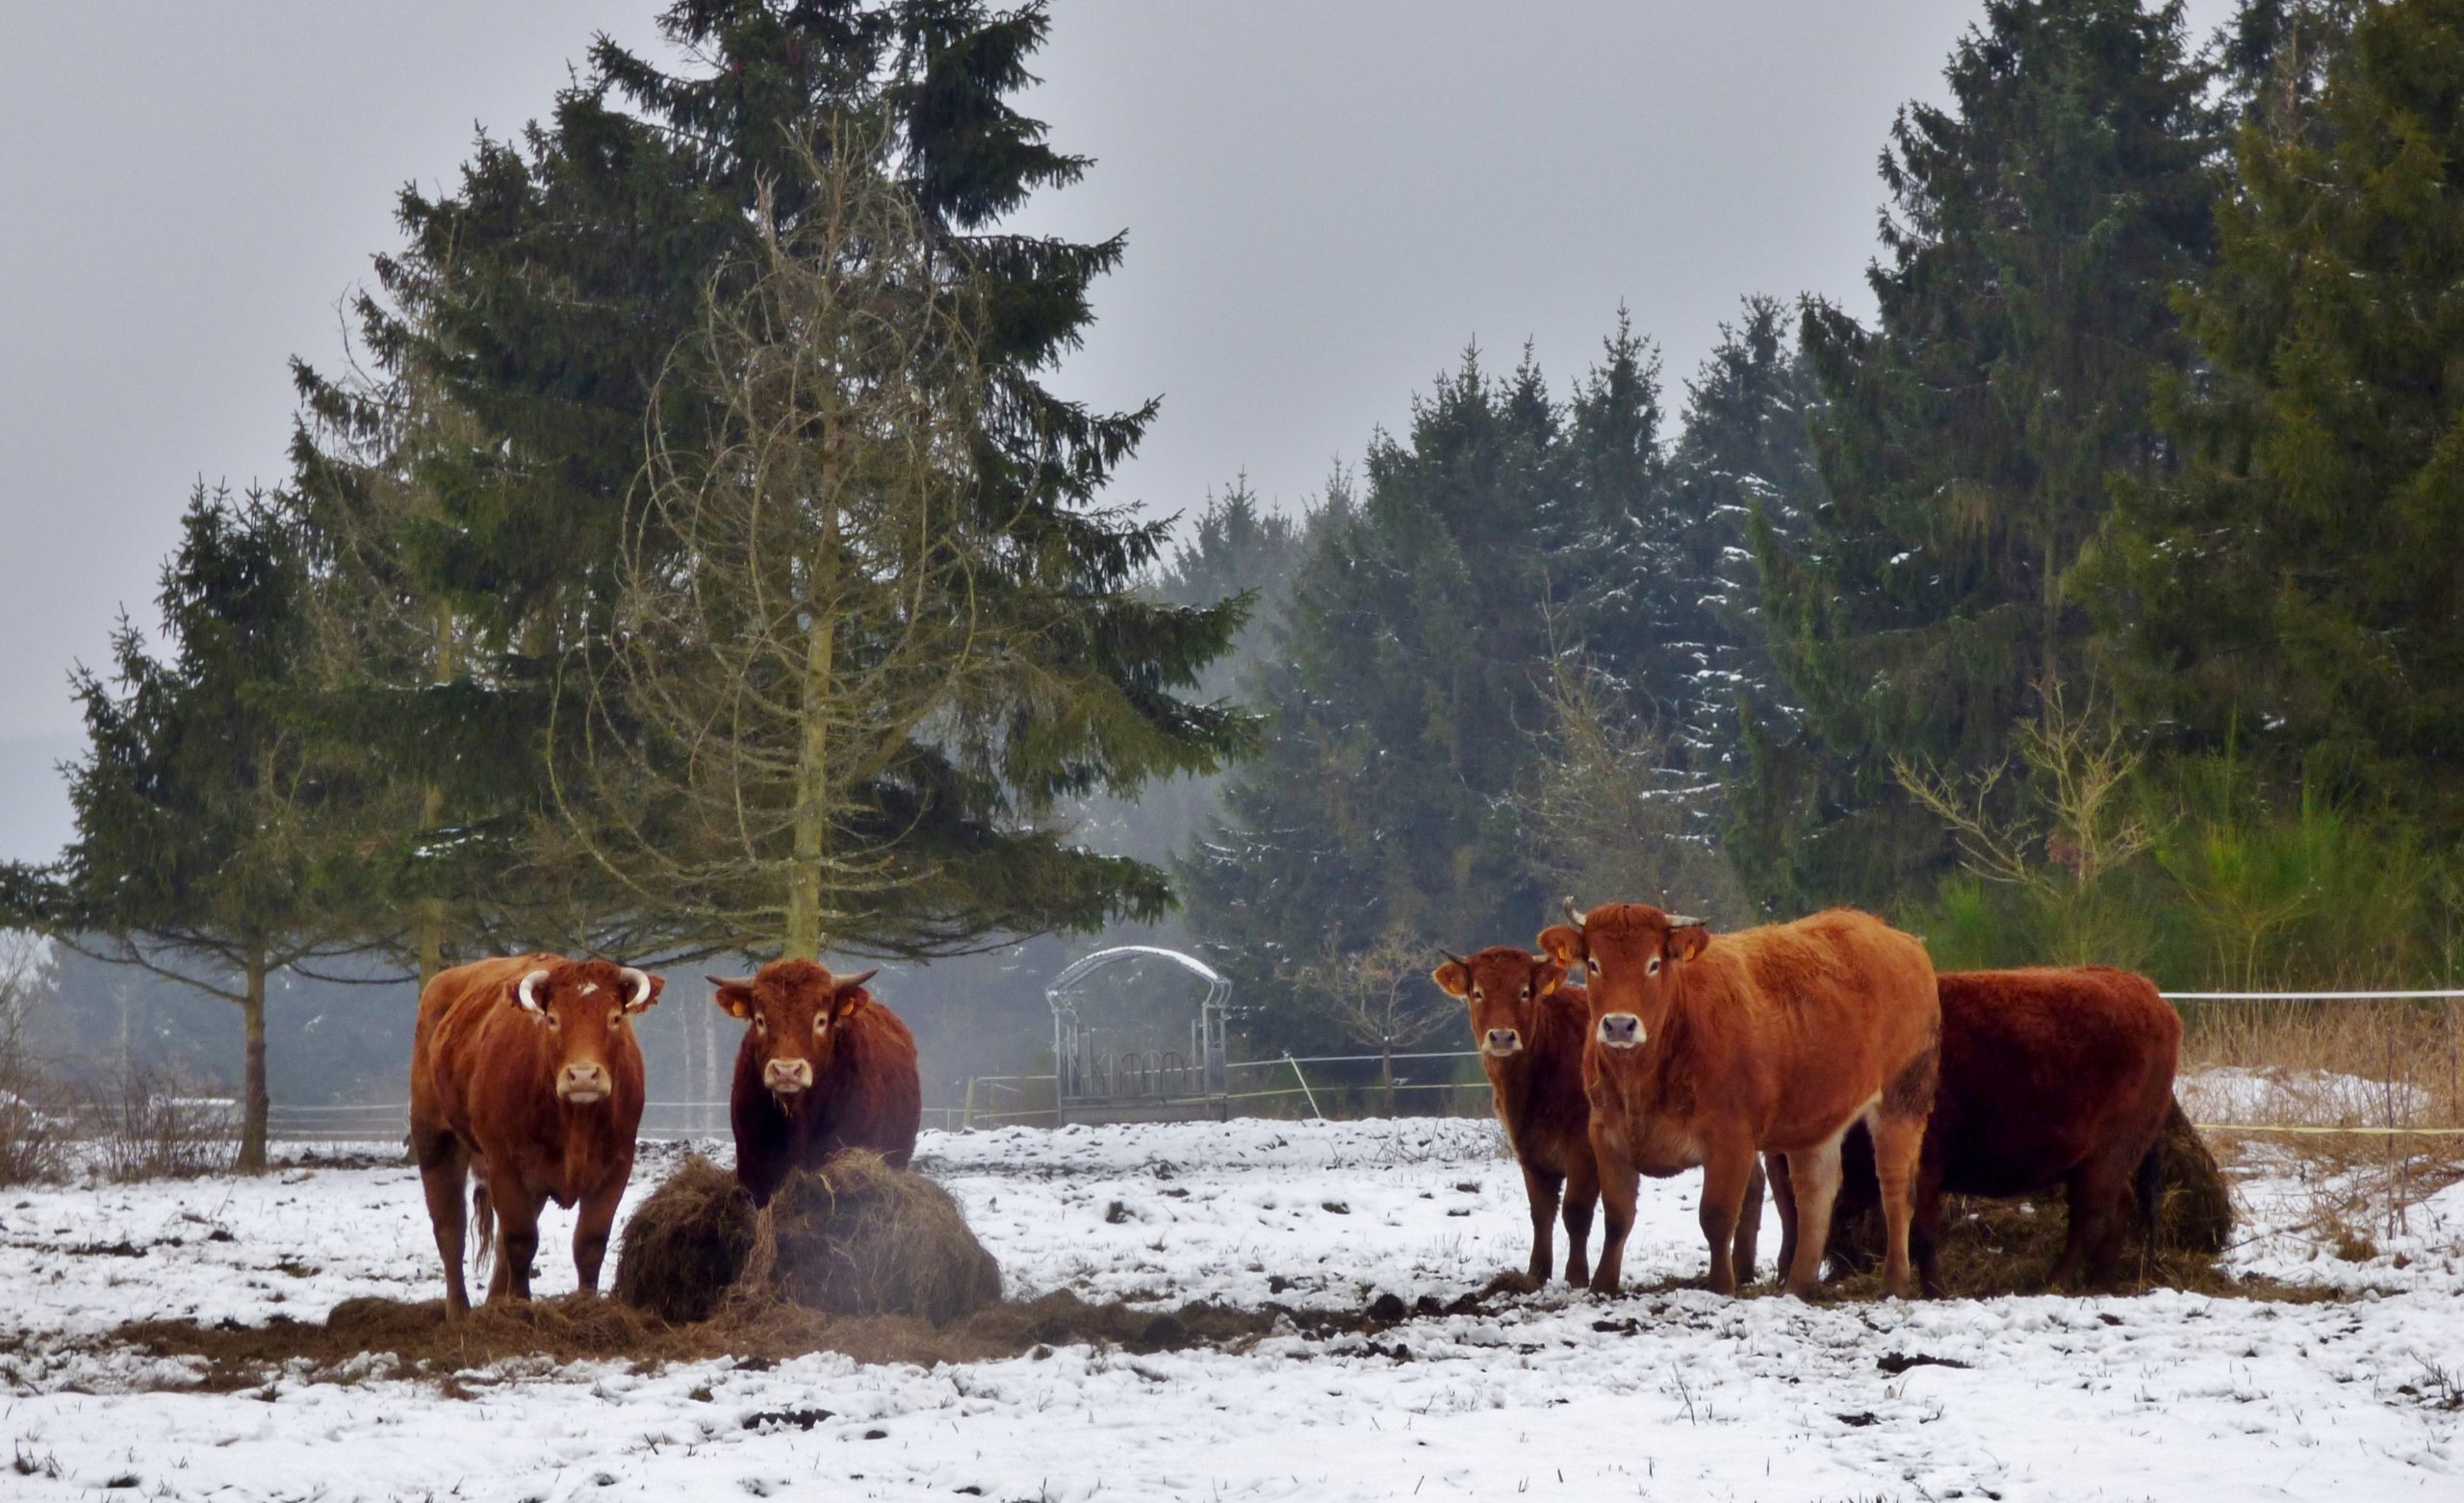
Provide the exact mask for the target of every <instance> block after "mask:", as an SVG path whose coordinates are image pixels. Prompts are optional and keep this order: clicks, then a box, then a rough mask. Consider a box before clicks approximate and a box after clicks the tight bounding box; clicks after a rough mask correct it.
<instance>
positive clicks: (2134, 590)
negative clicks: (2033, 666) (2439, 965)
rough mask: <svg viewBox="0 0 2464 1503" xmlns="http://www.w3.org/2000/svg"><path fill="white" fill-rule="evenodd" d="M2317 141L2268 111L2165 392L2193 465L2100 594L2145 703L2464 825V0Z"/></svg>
mask: <svg viewBox="0 0 2464 1503" xmlns="http://www.w3.org/2000/svg"><path fill="white" fill-rule="evenodd" d="M2315 124H2316V128H2315V129H2306V130H2304V131H2302V132H2300V133H2297V134H2295V135H2292V136H2284V135H2279V134H2277V133H2274V132H2272V131H2270V130H2267V129H2263V128H2262V126H2261V124H2260V123H2259V122H2251V123H2248V124H2246V125H2245V127H2244V128H2243V130H2242V132H2241V134H2240V137H2239V139H2238V147H2237V155H2236V160H2237V162H2238V164H2239V167H2240V171H2239V176H2238V181H2237V184H2236V188H2235V191H2233V193H2232V194H2231V195H2230V196H2228V197H2227V198H2226V199H2225V200H2224V202H2223V203H2222V205H2221V206H2220V209H2219V211H2218V216H2219V222H2220V233H2221V240H2222V251H2221V255H2220V261H2219V264H2218V266H2217V267H2216V269H2215V271H2214V272H2213V273H2212V274H2211V275H2210V276H2209V277H2208V278H2207V279H2206V280H2205V281H2204V282H2202V283H2201V284H2200V285H2199V286H2198V287H2197V288H2196V289H2195V290H2194V292H2192V293H2189V294H2188V295H2187V296H2186V297H2185V299H2184V303H2183V306H2184V308H2185V309H2186V313H2187V319H2188V325H2189V329H2190V332H2191V334H2192V335H2193V336H2194V338H2195V339H2196V340H2197V342H2198V347H2199V350H2200V352H2201V354H2202V355H2203V357H2204V358H2205V361H2206V367H2205V369H2202V370H2201V371H2199V372H2198V373H2197V375H2196V378H2195V379H2191V378H2175V379H2172V380H2169V381H2168V382H2167V383H2166V384H2165V385H2164V387H2163V389H2162V399H2161V401H2160V409H2161V411H2162V413H2163V417H2164V420H2165V426H2166V430H2167V431H2168V432H2169V434H2170V435H2171V436H2172V437H2173V438H2174V440H2175V441H2176V442H2177V443H2178V444H2179V446H2181V448H2182V451H2183V453H2184V454H2185V456H2186V462H2185V464H2184V467H2183V470H2182V472H2181V473H2180V475H2179V476H2178V478H2177V479H2176V480H2175V481H2173V482H2172V483H2165V484H2147V485H2143V486H2135V487H2132V488H2129V489H2128V490H2126V491H2125V492H2124V493H2123V499H2122V504H2121V507H2120V509H2119V510H2118V512H2117V516H2116V518H2115V520H2114V526H2113V528H2112V533H2111V537H2110V539H2109V541H2108V542H2107V544H2106V546H2105V548H2104V549H2103V550H2102V553H2101V555H2100V557H2099V559H2098V561H2097V563H2098V569H2097V574H2096V582H2097V583H2098V584H2099V585H2100V586H2102V587H2104V589H2105V591H2106V592H2107V593H2105V594H2103V595H2102V596H2101V597H2100V598H2101V599H2102V600H2103V603H2104V614H2105V617H2106V620H2107V622H2108V624H2109V625H2110V627H2111V628H2112V629H2113V630H2114V631H2115V632H2116V633H2117V635H2118V637H2119V641H2120V647H2121V654H2120V656H2121V661H2122V664H2123V672H2124V674H2125V675H2126V676H2125V680H2124V687H2125V689H2126V691H2127V693H2128V695H2129V700H2130V702H2131V704H2132V706H2133V708H2134V710H2135V712H2136V713H2135V716H2134V718H2137V719H2143V720H2145V721H2147V722H2148V723H2151V724H2155V725H2160V726H2167V727H2169V728H2170V729H2171V731H2172V732H2173V733H2174V735H2175V737H2176V744H2177V745H2178V746H2180V747H2182V748H2185V749H2188V750H2193V751H2197V750H2212V751H2223V750H2225V749H2227V748H2238V749H2239V751H2240V752H2241V754H2242V755H2243V756H2244V757H2245V758H2246V759H2248V760H2251V761H2253V762H2255V763H2256V764H2258V765H2259V766H2261V767H2263V768H2268V769H2271V770H2273V771H2274V772H2275V773H2276V774H2277V775H2278V776H2279V777H2281V778H2282V779H2283V780H2284V781H2285V782H2286V783H2290V782H2292V781H2294V780H2296V779H2305V780H2307V781H2308V782H2310V784H2311V785H2312V787H2313V789H2314V791H2317V792H2322V793H2328V794H2337V795H2358V796H2366V797H2368V798H2369V799H2371V800H2372V801H2373V802H2378V801H2382V800H2383V801H2386V802H2392V803H2394V804H2396V805H2398V806H2399V807H2400V808H2404V809H2407V810H2409V811H2411V812H2413V813H2415V814H2417V815H2419V816H2423V817H2426V818H2428V819H2430V820H2431V821H2433V822H2434V828H2437V829H2438V830H2439V831H2440V833H2441V834H2442V835H2443V836H2445V837H2447V838H2453V837H2454V836H2456V835H2458V834H2464V757H2459V752H2464V581H2459V578H2458V575H2457V573H2456V565H2455V561H2456V559H2457V558H2458V557H2459V556H2464V385H2460V384H2459V383H2458V381H2457V380H2456V375H2457V360H2458V352H2459V351H2464V300H2459V298H2458V296H2457V293H2456V290H2457V288H2458V287H2459V286H2464V203H2459V200H2458V196H2457V190H2458V186H2459V185H2464V0H2393V3H2390V4H2387V5H2383V6H2376V7H2373V8H2372V9H2371V10H2370V12H2369V13H2367V14H2366V15H2364V16H2363V17H2362V18H2361V19H2360V21H2359V23H2358V24H2357V25H2356V26H2355V28H2354V30H2353V33H2352V37H2351V42H2350V46H2349V50H2348V53H2347V54H2346V56H2345V58H2344V60H2343V61H2342V62H2341V63H2340V64H2338V65H2337V66H2336V67H2335V68H2334V70H2333V71H2332V72H2331V73H2330V74H2329V76H2328V79H2327V82H2326V86H2325V88H2324V90H2323V93H2322V94H2321V95H2320V97H2319V99H2318V103H2317V112H2316V122H2315Z"/></svg>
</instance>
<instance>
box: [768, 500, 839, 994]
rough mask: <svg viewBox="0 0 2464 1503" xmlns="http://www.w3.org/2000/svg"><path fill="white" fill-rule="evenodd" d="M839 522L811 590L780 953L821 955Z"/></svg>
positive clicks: (828, 532)
mask: <svg viewBox="0 0 2464 1503" xmlns="http://www.w3.org/2000/svg"><path fill="white" fill-rule="evenodd" d="M836 544H837V538H836V529H835V528H834V526H833V527H826V528H825V530H824V531H823V534H822V546H821V548H820V550H819V554H818V556H817V557H816V558H815V560H814V562H813V572H812V575H811V578H810V580H809V588H808V590H807V599H808V600H809V608H810V609H811V611H812V627H811V635H809V637H807V638H806V639H805V643H806V645H805V683H804V702H803V708H804V719H805V726H804V731H805V735H804V745H803V746H802V747H801V748H799V749H798V751H797V754H796V814H795V844H794V848H793V856H792V864H791V865H790V866H789V867H788V869H787V935H786V940H787V942H786V947H785V949H784V950H783V951H782V952H781V954H780V958H781V959H799V958H801V959H806V960H818V959H820V958H821V944H822V939H823V934H822V932H821V885H822V883H821V863H822V857H823V856H824V855H825V854H826V853H828V850H829V837H830V718H829V709H830V691H831V675H832V673H833V671H834V669H835V667H836V666H837V665H836V662H835V659H836V656H837V651H838V623H837V619H836V617H835V616H834V614H833V613H832V612H831V611H829V610H828V609H826V608H825V606H824V603H823V601H822V599H821V596H822V581H824V580H825V579H827V578H828V577H829V573H828V572H829V571H830V570H831V569H833V568H834V567H835V566H836V562H837V559H836V554H837V547H836Z"/></svg>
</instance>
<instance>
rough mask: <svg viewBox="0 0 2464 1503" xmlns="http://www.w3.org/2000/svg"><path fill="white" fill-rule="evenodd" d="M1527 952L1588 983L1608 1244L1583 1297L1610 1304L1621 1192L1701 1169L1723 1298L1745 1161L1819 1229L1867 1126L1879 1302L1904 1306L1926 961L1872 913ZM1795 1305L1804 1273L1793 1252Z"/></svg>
mask: <svg viewBox="0 0 2464 1503" xmlns="http://www.w3.org/2000/svg"><path fill="white" fill-rule="evenodd" d="M1566 912H1567V915H1568V917H1570V918H1573V919H1574V920H1575V922H1574V923H1573V924H1572V925H1562V924H1561V925H1556V926H1554V927H1553V928H1551V929H1549V930H1544V931H1543V932H1542V933H1541V935H1540V948H1541V949H1542V950H1544V951H1546V952H1547V953H1548V955H1550V957H1551V958H1552V959H1554V960H1555V961H1556V962H1557V963H1558V964H1560V965H1569V966H1571V965H1575V964H1583V965H1586V966H1587V967H1588V970H1589V976H1588V981H1589V989H1590V993H1591V1016H1592V1028H1591V1033H1590V1037H1589V1038H1588V1040H1587V1041H1586V1042H1585V1045H1584V1055H1583V1068H1584V1081H1585V1084H1586V1087H1587V1088H1588V1090H1589V1091H1590V1094H1591V1134H1592V1148H1593V1152H1594V1153H1595V1154H1596V1155H1597V1156H1598V1158H1599V1160H1600V1188H1601V1200H1602V1203H1603V1205H1604V1207H1605V1208H1606V1210H1607V1222H1608V1225H1607V1231H1606V1236H1605V1237H1604V1241H1603V1243H1602V1246H1601V1251H1600V1263H1599V1265H1598V1267H1597V1268H1596V1269H1595V1270H1594V1271H1593V1273H1592V1280H1591V1286H1592V1288H1593V1289H1594V1290H1596V1291H1598V1292H1601V1293H1609V1294H1613V1293H1615V1292H1616V1291H1617V1288H1618V1281H1619V1277H1620V1275H1621V1274H1622V1272H1623V1268H1624V1258H1625V1245H1626V1236H1627V1234H1628V1233H1629V1232H1630V1231H1631V1230H1632V1229H1633V1224H1634V1188H1635V1180H1634V1176H1635V1174H1636V1173H1637V1172H1641V1173H1655V1174H1670V1173H1675V1172H1677V1171H1678V1170H1681V1169H1687V1168H1692V1167H1694V1166H1696V1165H1698V1164H1699V1165H1701V1166H1702V1168H1703V1170H1704V1174H1703V1208H1702V1226H1703V1236H1704V1239H1705V1241H1706V1242H1707V1243H1708V1244H1709V1247H1710V1254H1711V1272H1710V1286H1711V1287H1712V1288H1713V1289H1715V1290H1717V1291H1718V1292H1720V1293H1723V1294H1727V1293H1732V1292H1734V1291H1735V1289H1736V1284H1737V1280H1736V1269H1735V1262H1734V1246H1735V1240H1736V1233H1737V1230H1738V1225H1739V1216H1740V1212H1741V1210H1742V1209H1743V1202H1744V1199H1745V1194H1746V1187H1747V1185H1749V1184H1750V1183H1751V1182H1752V1180H1753V1178H1754V1168H1755V1156H1756V1154H1757V1153H1758V1151H1759V1150H1763V1149H1774V1150H1777V1151H1779V1152H1781V1153H1784V1154H1786V1155H1788V1156H1789V1165H1790V1168H1791V1169H1792V1170H1793V1171H1794V1174H1793V1176H1792V1180H1793V1186H1794V1193H1795V1197H1796V1206H1795V1210H1796V1213H1797V1215H1798V1216H1799V1217H1800V1218H1802V1219H1803V1220H1804V1221H1805V1224H1807V1225H1809V1226H1813V1225H1829V1217H1830V1214H1831V1201H1832V1196H1833V1194H1834V1193H1835V1191H1836V1190H1837V1188H1838V1184H1839V1140H1840V1138H1841V1137H1842V1136H1843V1135H1844V1134H1846V1132H1847V1130H1848V1127H1849V1124H1851V1123H1852V1122H1856V1121H1859V1120H1864V1121H1866V1122H1868V1123H1870V1124H1871V1125H1872V1127H1873V1129H1874V1136H1875V1140H1876V1142H1877V1144H1878V1145H1879V1147H1880V1150H1881V1152H1880V1156H1879V1157H1880V1159H1881V1164H1880V1170H1881V1180H1882V1184H1883V1186H1884V1189H1885V1192H1886V1193H1885V1195H1884V1208H1885V1212H1886V1217H1887V1219H1888V1221H1889V1223H1890V1245H1889V1253H1888V1255H1887V1257H1886V1261H1885V1265H1884V1285H1885V1287H1886V1288H1887V1289H1888V1291H1889V1292H1890V1293H1892V1294H1894V1295H1904V1294H1906V1293H1908V1292H1909V1289H1910V1283H1911V1281H1910V1279H1909V1266H1908V1225H1909V1219H1910V1214H1911V1199H1912V1188H1913V1181H1914V1179H1915V1175H1916V1159H1917V1151H1918V1148H1919V1146H1920V1144H1921V1142H1922V1139H1923V1137H1924V1131H1925V1114H1926V1111H1927V1108H1930V1107H1931V1106H1932V1104H1933V1097H1934V1068H1935V1056H1936V1051H1937V1034H1938V1029H1939V1018H1940V1008H1939V1005H1938V1003H1937V1002H1936V1000H1935V995H1934V967H1933V962H1932V961H1930V960H1928V959H1927V958H1926V956H1925V947H1924V946H1923V945H1921V944H1919V943H1917V942H1916V940H1915V939H1913V938H1912V937H1911V936H1909V935H1907V934H1903V933H1901V932H1899V931H1898V930H1894V929H1892V928H1890V927H1889V926H1888V925H1886V924H1885V923H1883V922H1882V921H1881V920H1880V919H1877V918H1875V917H1873V916H1872V915H1870V914H1865V913H1858V912H1854V911H1851V910H1849V909H1845V908H1835V909H1832V910H1830V911H1828V912H1824V913H1817V914H1815V915H1813V916H1812V917H1810V918H1805V919H1799V920H1797V921H1796V922H1795V923H1793V924H1774V925H1768V926H1765V927H1763V928H1760V929H1750V930H1744V931H1742V932H1740V933H1735V934H1723V935H1718V936H1714V935H1712V934H1710V933H1709V932H1708V931H1707V930H1706V929H1705V928H1704V927H1703V924H1702V921H1700V920H1698V919H1688V918H1682V917H1678V916H1674V915H1671V914H1667V913H1663V912H1661V911H1660V910H1659V909H1657V908H1655V907H1653V906H1651V905H1650V904H1639V903H1629V904H1603V905H1602V906H1600V907H1597V908H1594V909H1592V910H1591V912H1590V913H1588V914H1583V913H1578V912H1577V911H1576V909H1575V904H1574V900H1572V899H1571V898H1570V899H1568V900H1567V901H1566ZM1796 1251H1797V1256H1796V1258H1795V1259H1794V1260H1793V1261H1790V1263H1789V1264H1788V1267H1787V1269H1786V1274H1787V1288H1788V1290H1789V1291H1790V1292H1791V1293H1796V1294H1803V1293H1805V1292H1806V1291H1807V1290H1808V1289H1809V1288H1810V1287H1812V1286H1813V1283H1814V1280H1815V1277H1816V1276H1817V1274H1818V1273H1819V1271H1820V1265H1821V1260H1820V1258H1819V1257H1812V1256H1809V1251H1810V1250H1809V1249H1805V1248H1800V1249H1797V1250H1796Z"/></svg>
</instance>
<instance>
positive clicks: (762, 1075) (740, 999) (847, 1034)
mask: <svg viewBox="0 0 2464 1503" xmlns="http://www.w3.org/2000/svg"><path fill="white" fill-rule="evenodd" d="M877 974H879V973H878V972H877V971H864V972H860V973H859V974H857V975H855V976H845V977H840V976H833V975H832V974H831V972H830V968H829V967H828V966H825V965H823V964H821V963H820V962H818V961H815V960H803V959H792V960H773V961H771V962H770V963H769V964H768V965H765V966H763V967H762V968H761V969H760V971H759V972H758V973H757V974H756V975H754V976H751V977H748V978H745V979H743V980H740V981H730V980H727V979H724V978H721V977H716V976H713V977H710V978H708V981H709V982H710V984H711V985H712V986H714V987H716V988H717V990H716V992H715V993H714V994H713V996H712V999H711V1000H712V1001H714V1002H715V1003H716V1004H717V1005H718V1006H719V1009H720V1010H721V1011H723V1012H725V1013H726V1014H727V1015H728V1016H730V1017H732V1018H736V1019H739V1020H741V1021H742V1022H743V1023H744V1024H745V1025H746V1026H745V1030H744V1040H743V1042H742V1043H741V1044H739V1045H738V1046H737V1048H736V1054H735V1079H734V1081H733V1082H732V1084H731V1085H730V1086H729V1089H728V1116H729V1119H730V1122H731V1123H732V1126H733V1127H734V1129H735V1174H736V1179H737V1181H738V1182H739V1183H741V1184H742V1185H744V1187H745V1189H746V1190H748V1191H749V1192H751V1194H752V1196H753V1200H754V1204H755V1205H767V1204H768V1203H769V1200H770V1197H771V1196H772V1195H775V1194H777V1193H778V1190H779V1186H780V1185H782V1184H783V1183H784V1182H785V1180H786V1178H787V1176H788V1175H789V1174H791V1173H793V1172H794V1171H796V1170H798V1169H817V1168H819V1167H821V1165H822V1164H824V1163H826V1162H828V1161H829V1160H830V1159H831V1158H832V1157H833V1156H834V1155H836V1154H838V1153H839V1152H841V1151H843V1150H845V1149H849V1148H869V1149H872V1150H874V1151H876V1152H877V1153H879V1154H880V1155H881V1156H882V1157H883V1158H884V1159H886V1160H888V1161H889V1163H890V1164H891V1165H892V1166H893V1167H896V1168H901V1169H903V1168H905V1167H907V1161H908V1159H910V1158H911V1156H913V1154H914V1152H915V1134H916V1132H917V1130H918V1129H919V1128H920V1127H921V1126H922V1125H923V1120H924V1089H923V1083H922V1082H921V1080H920V1079H919V1077H918V1076H917V1074H916V1069H915V1035H914V1034H912V1033H911V1032H908V1031H907V1025H906V1024H904V1023H901V1022H900V1021H899V1020H898V1015H897V1014H896V1013H894V1012H892V1011H890V1010H889V1008H887V1007H886V1006H882V1005H881V1004H880V1003H879V1002H877V1001H875V1000H874V999H873V994H872V993H871V992H869V991H867V990H865V989H864V983H865V982H866V981H871V980H872V979H873V977H874V976H875V975H877Z"/></svg>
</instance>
